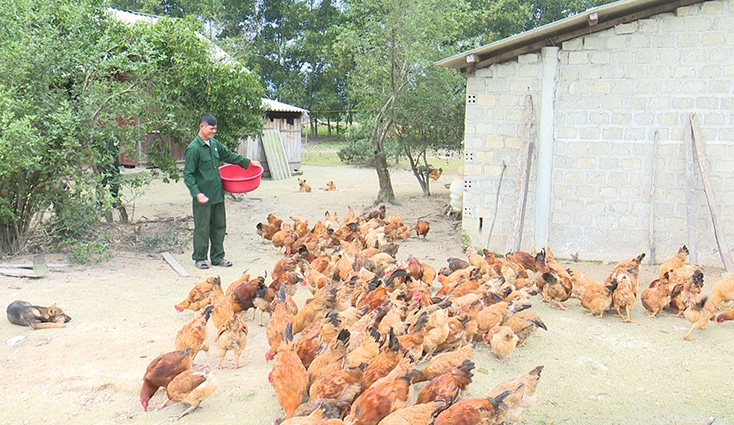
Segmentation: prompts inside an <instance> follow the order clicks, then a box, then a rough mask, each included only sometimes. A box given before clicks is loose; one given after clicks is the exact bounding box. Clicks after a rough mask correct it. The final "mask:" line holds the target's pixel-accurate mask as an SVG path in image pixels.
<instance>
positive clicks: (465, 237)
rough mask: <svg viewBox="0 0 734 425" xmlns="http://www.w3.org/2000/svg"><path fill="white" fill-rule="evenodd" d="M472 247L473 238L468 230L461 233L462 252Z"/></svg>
mask: <svg viewBox="0 0 734 425" xmlns="http://www.w3.org/2000/svg"><path fill="white" fill-rule="evenodd" d="M470 246H471V236H469V232H467V231H466V230H462V231H461V250H462V251H466V249H467V248H469V247H470Z"/></svg>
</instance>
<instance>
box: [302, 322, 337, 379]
mask: <svg viewBox="0 0 734 425" xmlns="http://www.w3.org/2000/svg"><path fill="white" fill-rule="evenodd" d="M328 320H329V319H327V318H324V319H321V320H317V321H315V322H313V323H311V324H310V325H308V326H307V327H306V329H304V330H303V331H302V332H301V334H300V335H299V336H298V340H297V341H296V343H295V346H294V350H295V351H296V354H297V355H298V358H299V359H301V363H303V366H304V367H305V368H306V369H308V366H309V365H310V364H311V362H312V361H313V359H314V358H315V357H316V354H318V351H319V347H320V346H321V344H325V343H327V341H324V339H323V337H322V335H321V328H322V326H323V325H324V323H325V322H327V321H328Z"/></svg>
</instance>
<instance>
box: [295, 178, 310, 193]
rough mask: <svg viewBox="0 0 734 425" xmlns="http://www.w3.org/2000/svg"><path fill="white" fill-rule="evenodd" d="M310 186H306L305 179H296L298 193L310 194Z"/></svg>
mask: <svg viewBox="0 0 734 425" xmlns="http://www.w3.org/2000/svg"><path fill="white" fill-rule="evenodd" d="M310 191H311V186H309V185H308V184H306V179H302V178H300V177H298V192H310Z"/></svg>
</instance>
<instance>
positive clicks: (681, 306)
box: [670, 266, 703, 317]
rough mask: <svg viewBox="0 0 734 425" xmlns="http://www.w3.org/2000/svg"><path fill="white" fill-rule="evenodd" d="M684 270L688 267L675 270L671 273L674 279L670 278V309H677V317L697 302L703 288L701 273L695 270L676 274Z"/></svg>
mask: <svg viewBox="0 0 734 425" xmlns="http://www.w3.org/2000/svg"><path fill="white" fill-rule="evenodd" d="M686 268H688V266H685V267H680V268H678V269H676V271H675V272H673V275H674V276H675V277H673V276H671V286H672V289H671V290H670V307H671V308H674V309H678V314H676V316H677V317H681V316H682V315H683V312H684V311H685V310H686V309H687V308H688V307H690V306H691V304H693V303H694V302H697V301H698V296H699V294H700V293H701V290H702V288H703V272H702V271H701V270H698V269H695V270H694V271H693V272H692V273H689V272H682V273H678V272H681V271H682V270H683V269H686ZM676 282H677V283H676Z"/></svg>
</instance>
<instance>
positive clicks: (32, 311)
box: [7, 301, 71, 329]
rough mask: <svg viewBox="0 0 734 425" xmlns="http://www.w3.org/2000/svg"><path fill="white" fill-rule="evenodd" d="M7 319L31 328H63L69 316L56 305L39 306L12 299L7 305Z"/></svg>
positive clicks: (69, 318)
mask: <svg viewBox="0 0 734 425" xmlns="http://www.w3.org/2000/svg"><path fill="white" fill-rule="evenodd" d="M7 313H8V321H9V322H10V323H12V324H14V325H20V326H30V327H31V328H33V329H44V328H63V327H64V323H67V322H68V321H70V320H71V317H69V316H67V315H66V314H64V312H63V310H61V309H60V308H58V307H56V304H53V305H51V307H40V306H37V305H32V304H31V303H29V302H26V301H13V302H12V303H10V305H9V306H8V310H7Z"/></svg>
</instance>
